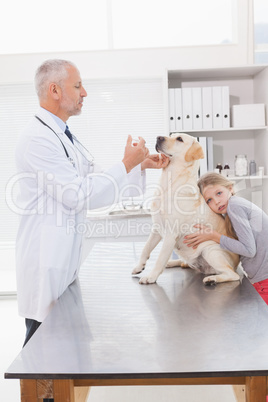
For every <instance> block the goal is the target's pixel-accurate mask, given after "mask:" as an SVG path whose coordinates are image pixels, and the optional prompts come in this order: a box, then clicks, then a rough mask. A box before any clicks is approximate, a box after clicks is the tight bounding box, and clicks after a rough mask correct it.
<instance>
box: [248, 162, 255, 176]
mask: <svg viewBox="0 0 268 402" xmlns="http://www.w3.org/2000/svg"><path fill="white" fill-rule="evenodd" d="M249 175H250V176H256V162H255V161H254V160H251V161H250V162H249Z"/></svg>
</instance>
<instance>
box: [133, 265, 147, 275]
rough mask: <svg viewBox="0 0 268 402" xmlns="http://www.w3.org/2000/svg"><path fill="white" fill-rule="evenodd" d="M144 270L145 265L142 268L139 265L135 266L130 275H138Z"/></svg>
mask: <svg viewBox="0 0 268 402" xmlns="http://www.w3.org/2000/svg"><path fill="white" fill-rule="evenodd" d="M144 268H145V265H144V266H142V267H141V266H140V265H137V266H136V267H135V268H134V269H133V271H132V275H137V274H140V273H141V272H142V271H143V270H144Z"/></svg>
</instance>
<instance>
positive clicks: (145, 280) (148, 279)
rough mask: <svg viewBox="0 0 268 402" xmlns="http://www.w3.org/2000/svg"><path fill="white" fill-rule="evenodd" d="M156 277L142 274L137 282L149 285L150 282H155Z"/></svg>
mask: <svg viewBox="0 0 268 402" xmlns="http://www.w3.org/2000/svg"><path fill="white" fill-rule="evenodd" d="M156 279H157V278H154V277H153V276H143V277H142V278H141V279H140V281H139V283H140V284H141V285H149V284H150V283H155V282H156Z"/></svg>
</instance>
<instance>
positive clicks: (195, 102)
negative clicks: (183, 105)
mask: <svg viewBox="0 0 268 402" xmlns="http://www.w3.org/2000/svg"><path fill="white" fill-rule="evenodd" d="M192 108H193V129H194V130H202V128H203V116H202V89H201V88H192Z"/></svg>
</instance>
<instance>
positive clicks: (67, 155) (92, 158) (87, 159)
mask: <svg viewBox="0 0 268 402" xmlns="http://www.w3.org/2000/svg"><path fill="white" fill-rule="evenodd" d="M35 117H36V118H37V120H39V121H40V123H42V124H43V125H44V126H46V127H47V128H49V129H50V130H51V131H53V133H54V134H55V135H56V136H57V138H58V139H59V140H60V142H61V145H62V147H63V149H64V152H65V155H66V157H67V159H68V161H69V162H70V163H71V164H72V165H73V167H75V162H74V160H73V158H71V157H70V155H69V153H68V151H67V149H66V147H65V145H64V143H63V142H62V140H61V139H60V137H59V136H58V134H57V133H56V131H54V130H53V128H51V127H50V126H49V125H48V124H46V123H45V122H44V121H43V120H42V119H40V117H38V116H36V115H35ZM72 137H73V140H74V141H76V142H77V144H79V145H80V147H82V148H83V149H84V150H85V151H86V153H87V154H88V156H86V155H85V154H84V153H83V152H82V151H81V150H80V149H79V147H78V146H77V145H75V144H73V145H74V146H75V148H76V149H77V151H78V152H80V154H81V155H82V156H83V157H84V158H85V159H86V161H87V162H88V163H89V164H90V165H93V161H94V157H93V156H92V154H91V153H90V152H89V150H88V149H87V148H86V147H85V146H84V145H83V144H81V142H80V141H79V140H78V139H77V138H76V137H75V136H74V135H72Z"/></svg>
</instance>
